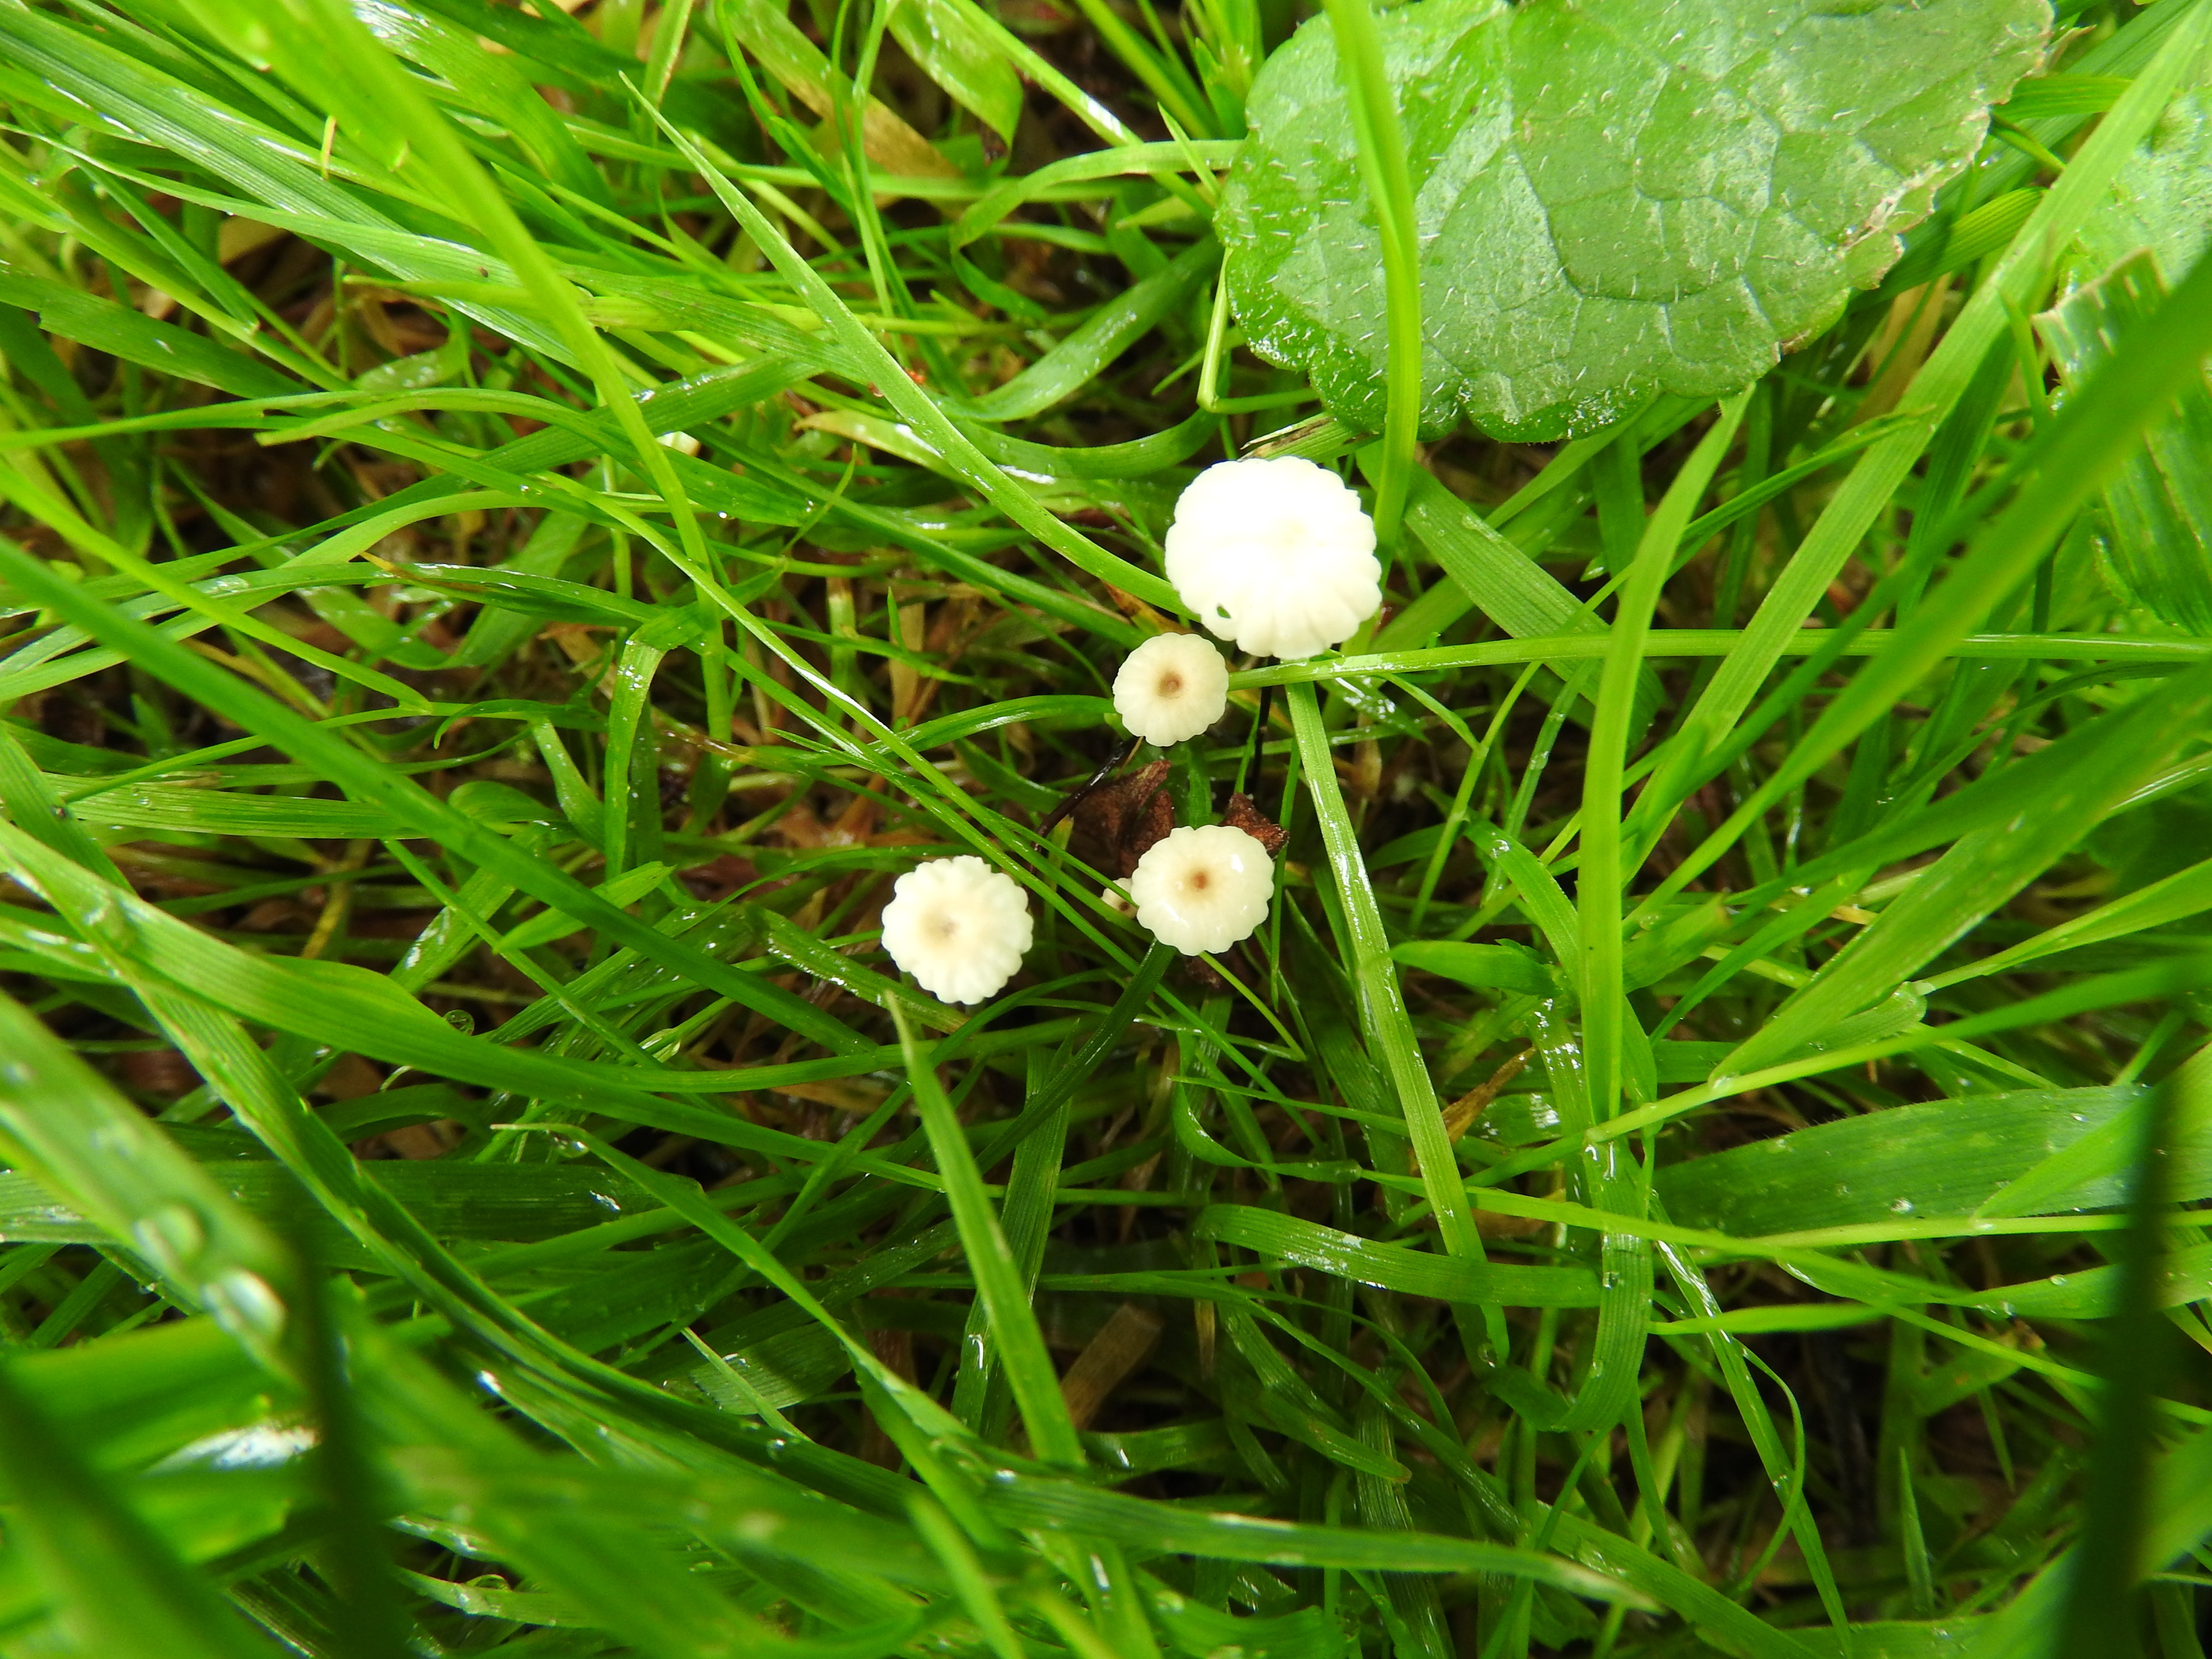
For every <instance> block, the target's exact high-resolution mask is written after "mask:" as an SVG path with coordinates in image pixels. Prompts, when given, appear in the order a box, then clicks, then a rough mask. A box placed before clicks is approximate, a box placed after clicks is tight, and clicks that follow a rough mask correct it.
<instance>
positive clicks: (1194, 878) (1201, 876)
mask: <svg viewBox="0 0 2212 1659" xmlns="http://www.w3.org/2000/svg"><path fill="white" fill-rule="evenodd" d="M1211 879H1212V877H1211V875H1210V874H1209V872H1206V871H1204V870H1194V871H1192V872H1190V884H1191V885H1192V886H1194V887H1195V888H1197V889H1198V890H1199V891H1200V892H1201V893H1202V892H1204V891H1205V890H1206V884H1207V883H1208V882H1209V881H1210V880H1211Z"/></svg>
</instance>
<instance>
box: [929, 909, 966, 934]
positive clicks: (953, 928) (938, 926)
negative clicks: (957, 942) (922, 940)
mask: <svg viewBox="0 0 2212 1659" xmlns="http://www.w3.org/2000/svg"><path fill="white" fill-rule="evenodd" d="M929 931H930V932H931V933H934V934H936V935H937V937H938V938H939V939H951V937H952V936H953V935H954V934H955V933H958V932H959V931H960V920H959V918H958V917H957V916H948V915H945V914H944V913H943V912H942V911H939V913H938V914H937V915H935V916H934V917H933V918H932V919H931V921H930V924H929Z"/></svg>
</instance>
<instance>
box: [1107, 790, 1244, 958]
mask: <svg viewBox="0 0 2212 1659" xmlns="http://www.w3.org/2000/svg"><path fill="white" fill-rule="evenodd" d="M1125 885H1127V888H1128V890H1129V896H1130V897H1131V898H1133V899H1134V900H1136V902H1137V920H1138V921H1139V922H1141V923H1143V924H1144V925H1145V926H1146V927H1148V928H1150V929H1151V930H1152V934H1153V936H1154V937H1155V938H1157V939H1158V940H1159V941H1160V943H1161V944H1163V945H1173V946H1174V947H1175V948H1176V950H1178V951H1182V953H1183V955H1185V956H1187V957H1194V956H1196V955H1198V953H1199V952H1200V951H1226V950H1227V949H1228V948H1229V947H1230V946H1231V945H1234V944H1236V943H1237V940H1239V939H1246V938H1249V936H1250V934H1251V932H1252V930H1253V929H1254V928H1255V927H1258V926H1259V925H1260V924H1261V921H1265V920H1266V919H1267V897H1268V895H1269V894H1271V893H1272V892H1273V891H1274V888H1275V863H1274V860H1273V859H1270V858H1269V857H1268V856H1267V848H1264V847H1262V846H1261V845H1260V843H1259V842H1258V841H1257V840H1256V839H1255V838H1254V837H1252V836H1248V835H1246V834H1245V833H1244V832H1243V830H1242V829H1232V828H1231V827H1230V826H1229V825H1228V824H1225V823H1216V824H1208V825H1206V826H1205V827H1204V828H1201V829H1171V830H1170V831H1169V832H1168V833H1167V835H1166V836H1165V837H1164V838H1163V839H1162V840H1159V841H1157V842H1153V843H1152V847H1151V848H1150V849H1149V850H1148V851H1147V852H1146V854H1145V855H1144V857H1142V858H1141V859H1139V860H1137V872H1136V874H1134V875H1133V876H1131V877H1130V878H1129V879H1128V881H1127V883H1126V884H1125Z"/></svg>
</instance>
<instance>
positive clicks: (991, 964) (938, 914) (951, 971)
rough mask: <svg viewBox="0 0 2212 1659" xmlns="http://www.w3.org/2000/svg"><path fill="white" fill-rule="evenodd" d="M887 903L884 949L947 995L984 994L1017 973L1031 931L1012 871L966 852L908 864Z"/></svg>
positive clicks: (918, 979) (926, 985)
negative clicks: (920, 863)
mask: <svg viewBox="0 0 2212 1659" xmlns="http://www.w3.org/2000/svg"><path fill="white" fill-rule="evenodd" d="M892 892H893V894H894V896H893V898H892V899H891V902H890V903H889V904H886V905H885V906H884V950H886V951H890V957H891V960H892V961H893V962H896V963H898V965H899V966H900V967H902V968H903V969H906V970H907V972H908V973H909V974H912V975H914V982H915V984H917V985H919V986H921V988H922V989H923V990H925V991H927V992H928V993H929V994H931V995H933V996H938V997H942V998H943V999H944V1000H945V1001H947V1002H985V1001H988V1000H990V999H991V998H993V997H994V996H996V995H998V994H999V993H1000V991H1001V990H1003V989H1004V988H1005V987H1006V981H1008V980H1010V979H1012V977H1013V976H1014V975H1015V974H1016V973H1018V971H1019V970H1020V969H1021V965H1022V957H1024V955H1025V954H1027V952H1028V951H1029V948H1030V940H1031V939H1033V938H1034V937H1035V935H1036V929H1035V926H1034V924H1033V923H1032V922H1031V921H1030V902H1029V900H1028V899H1027V898H1026V897H1025V896H1024V895H1023V892H1022V890H1021V886H1020V884H1018V882H1016V881H1015V880H1014V878H1012V876H1009V875H1006V874H1005V873H1004V872H1000V871H997V870H994V869H993V868H992V867H991V866H989V865H987V864H986V863H984V862H983V860H981V859H979V858H976V857H975V856H974V855H973V854H962V855H961V856H960V857H958V858H951V859H932V860H930V861H929V862H928V863H927V864H924V865H921V866H916V867H915V868H914V869H912V870H909V871H908V872H906V874H904V875H902V876H901V877H900V878H898V881H897V883H896V885H895V886H894V887H893V889H892Z"/></svg>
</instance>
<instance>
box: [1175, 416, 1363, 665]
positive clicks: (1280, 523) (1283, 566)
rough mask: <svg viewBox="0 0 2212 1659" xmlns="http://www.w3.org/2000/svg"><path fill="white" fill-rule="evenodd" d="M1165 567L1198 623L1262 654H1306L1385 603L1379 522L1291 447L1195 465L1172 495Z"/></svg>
mask: <svg viewBox="0 0 2212 1659" xmlns="http://www.w3.org/2000/svg"><path fill="white" fill-rule="evenodd" d="M1167 566H1168V580H1170V582H1173V583H1174V584H1175V590H1176V593H1177V594H1179V595H1180V596H1181V597H1182V602H1183V603H1184V604H1185V605H1188V606H1189V607H1190V610H1191V611H1192V613H1193V614H1194V616H1196V617H1198V619H1199V620H1200V622H1202V623H1205V624H1206V627H1208V628H1209V629H1212V630H1213V632H1214V633H1215V634H1216V635H1218V636H1219V637H1221V638H1222V639H1225V640H1234V641H1236V642H1237V645H1238V646H1239V647H1242V648H1243V649H1244V650H1246V651H1249V652H1250V653H1253V655H1255V656H1259V657H1310V656H1312V655H1313V654H1314V653H1316V651H1321V650H1323V649H1326V648H1327V647H1329V646H1332V645H1335V644H1338V643H1339V642H1340V641H1344V640H1346V639H1349V638H1350V637H1351V635H1352V630H1353V629H1357V628H1358V626H1359V624H1360V623H1364V622H1365V621H1366V620H1367V619H1368V618H1369V617H1371V616H1373V615H1374V614H1375V612H1376V611H1377V610H1378V609H1379V608H1380V607H1381V605H1382V604H1383V587H1382V581H1383V567H1382V565H1381V563H1380V562H1378V561H1377V560H1376V557H1375V524H1374V520H1371V519H1370V518H1369V517H1368V516H1367V513H1366V512H1365V511H1364V509H1363V508H1362V507H1360V505H1359V497H1358V495H1355V494H1353V493H1352V490H1351V489H1349V488H1348V487H1347V486H1346V484H1345V483H1344V481H1343V480H1342V479H1341V478H1340V477H1337V476H1336V474H1335V473H1334V472H1332V471H1329V470H1328V468H1327V467H1323V466H1316V465H1314V464H1313V463H1312V462H1311V461H1308V460H1302V459H1299V458H1297V456H1294V455H1285V456H1279V457H1277V458H1276V459H1272V460H1244V461H1223V462H1221V463H1220V464H1219V465H1214V466H1210V467H1208V468H1206V471H1203V472H1201V473H1200V474H1199V475H1198V477H1196V478H1195V479H1194V480H1193V482H1192V483H1191V486H1190V488H1189V489H1186V490H1184V491H1183V492H1182V499H1181V500H1179V501H1176V513H1175V522H1174V523H1173V524H1171V525H1170V526H1168V535H1167Z"/></svg>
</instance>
